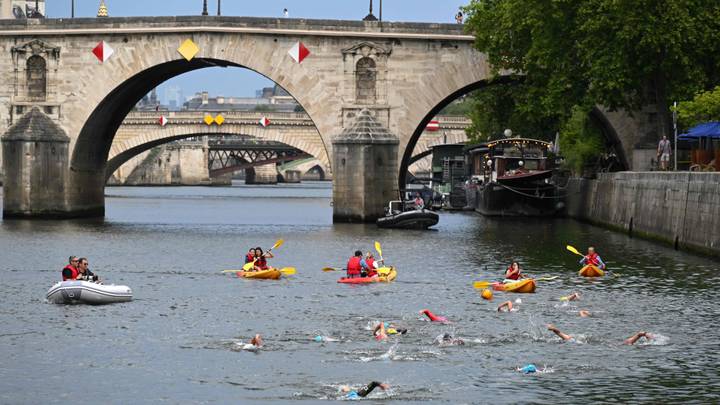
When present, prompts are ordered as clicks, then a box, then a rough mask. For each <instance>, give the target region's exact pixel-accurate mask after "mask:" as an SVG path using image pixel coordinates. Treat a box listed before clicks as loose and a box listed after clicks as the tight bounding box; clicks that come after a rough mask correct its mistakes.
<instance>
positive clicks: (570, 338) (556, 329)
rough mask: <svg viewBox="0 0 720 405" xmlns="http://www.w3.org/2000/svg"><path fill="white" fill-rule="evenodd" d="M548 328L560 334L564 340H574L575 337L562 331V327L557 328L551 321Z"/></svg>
mask: <svg viewBox="0 0 720 405" xmlns="http://www.w3.org/2000/svg"><path fill="white" fill-rule="evenodd" d="M547 328H548V330H549V331H551V332H553V333H554V334H556V335H558V336H559V337H560V338H561V339H562V340H564V341H568V340H573V337H572V336H570V335H568V334H566V333H562V332H560V329H558V328H556V327H555V325H553V324H551V323H549V324H548V326H547Z"/></svg>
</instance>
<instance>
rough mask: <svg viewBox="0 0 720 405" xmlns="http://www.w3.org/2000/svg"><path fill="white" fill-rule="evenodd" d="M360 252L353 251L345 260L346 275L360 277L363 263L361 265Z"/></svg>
mask: <svg viewBox="0 0 720 405" xmlns="http://www.w3.org/2000/svg"><path fill="white" fill-rule="evenodd" d="M362 262H363V259H362V252H361V251H359V250H356V251H355V255H354V256H353V257H351V258H350V260H348V262H347V266H346V267H347V277H348V278H357V277H362V273H363V265H362Z"/></svg>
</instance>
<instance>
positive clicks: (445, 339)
mask: <svg viewBox="0 0 720 405" xmlns="http://www.w3.org/2000/svg"><path fill="white" fill-rule="evenodd" d="M435 341H436V342H437V343H438V344H439V345H440V346H462V345H464V344H465V341H464V340H462V339H460V338H454V337H452V335H451V334H449V333H446V334H444V335H442V337H440V338H439V339H435Z"/></svg>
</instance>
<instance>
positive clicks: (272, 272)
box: [236, 269, 281, 280]
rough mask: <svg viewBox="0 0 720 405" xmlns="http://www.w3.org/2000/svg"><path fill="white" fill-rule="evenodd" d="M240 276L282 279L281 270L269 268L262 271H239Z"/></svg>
mask: <svg viewBox="0 0 720 405" xmlns="http://www.w3.org/2000/svg"><path fill="white" fill-rule="evenodd" d="M236 274H237V276H238V277H242V278H255V279H260V280H278V279H280V275H281V273H280V270H278V269H267V270H260V271H242V270H241V271H238V272H237V273H236Z"/></svg>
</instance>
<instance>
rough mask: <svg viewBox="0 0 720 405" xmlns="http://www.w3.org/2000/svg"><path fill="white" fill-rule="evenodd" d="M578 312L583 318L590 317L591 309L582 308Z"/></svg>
mask: <svg viewBox="0 0 720 405" xmlns="http://www.w3.org/2000/svg"><path fill="white" fill-rule="evenodd" d="M578 313H579V314H580V317H581V318H589V317H590V311H586V310H584V309H581V310H580V312H578Z"/></svg>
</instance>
